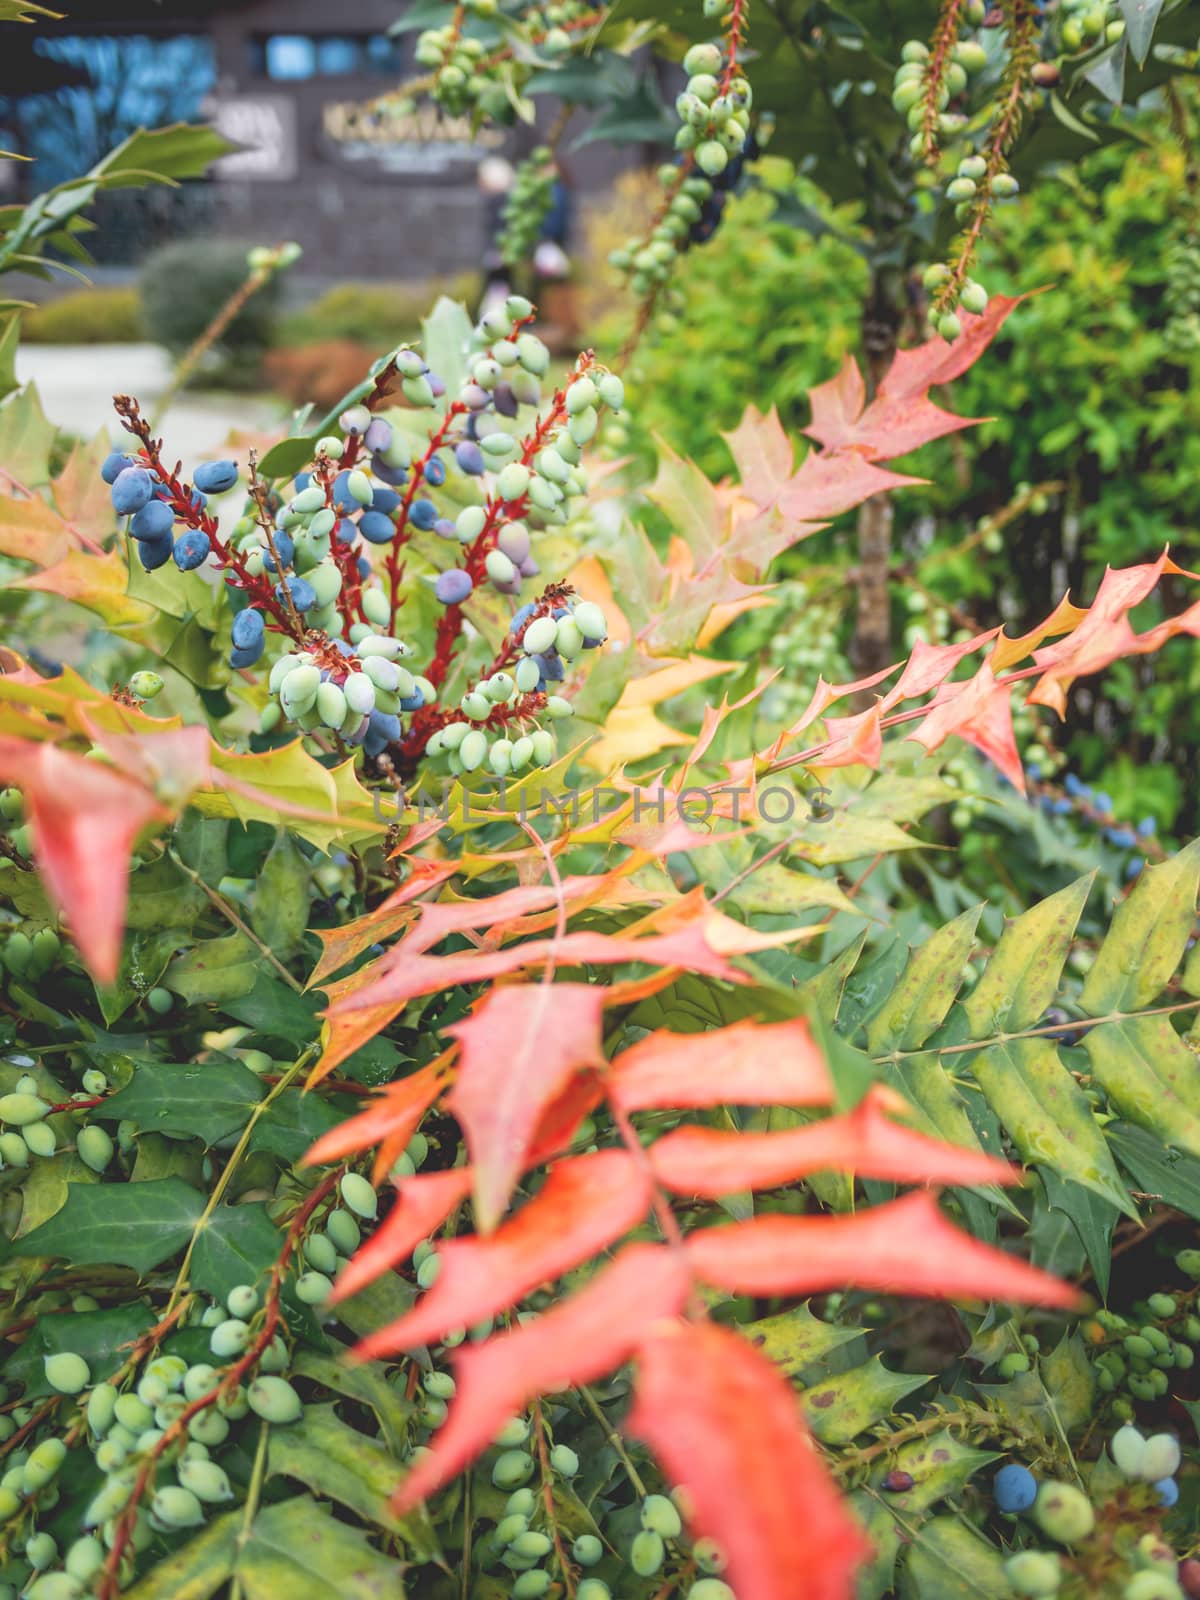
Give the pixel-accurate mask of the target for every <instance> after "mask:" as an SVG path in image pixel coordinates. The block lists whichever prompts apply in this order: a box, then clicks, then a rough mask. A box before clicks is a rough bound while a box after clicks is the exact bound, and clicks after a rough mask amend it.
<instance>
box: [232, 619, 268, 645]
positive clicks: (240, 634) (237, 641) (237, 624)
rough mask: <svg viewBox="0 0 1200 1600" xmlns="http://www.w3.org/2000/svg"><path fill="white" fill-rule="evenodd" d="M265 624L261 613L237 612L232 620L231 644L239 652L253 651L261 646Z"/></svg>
mask: <svg viewBox="0 0 1200 1600" xmlns="http://www.w3.org/2000/svg"><path fill="white" fill-rule="evenodd" d="M265 632H266V623H265V622H264V620H263V614H262V612H261V611H254V610H246V611H239V612H238V614H237V616H236V617H234V619H233V642H234V645H235V647H236V648H237V649H239V650H253V649H254V647H255V646H256V645H261V644H262V641H263V634H264V633H265Z"/></svg>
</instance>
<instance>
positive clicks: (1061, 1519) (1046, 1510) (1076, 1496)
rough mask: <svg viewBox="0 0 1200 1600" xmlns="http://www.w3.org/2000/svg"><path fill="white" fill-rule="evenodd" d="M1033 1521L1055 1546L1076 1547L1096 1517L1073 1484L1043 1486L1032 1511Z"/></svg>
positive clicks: (1085, 1499) (1052, 1483)
mask: <svg viewBox="0 0 1200 1600" xmlns="http://www.w3.org/2000/svg"><path fill="white" fill-rule="evenodd" d="M1033 1517H1034V1521H1035V1522H1036V1523H1037V1525H1038V1527H1039V1528H1041V1530H1042V1532H1043V1533H1045V1534H1047V1535H1048V1536H1049V1537H1050V1538H1051V1539H1056V1540H1057V1541H1058V1542H1059V1544H1067V1545H1072V1544H1079V1543H1080V1541H1081V1540H1083V1539H1086V1538H1087V1536H1088V1535H1089V1534H1090V1533H1091V1531H1092V1529H1093V1528H1094V1527H1095V1526H1096V1513H1095V1511H1094V1510H1093V1509H1092V1503H1091V1501H1090V1500H1089V1499H1088V1497H1087V1495H1085V1494H1084V1492H1083V1490H1082V1489H1077V1488H1076V1487H1075V1485H1074V1484H1073V1483H1054V1482H1052V1481H1051V1482H1048V1483H1043V1484H1042V1486H1041V1488H1040V1489H1039V1490H1038V1497H1037V1500H1036V1501H1035V1502H1034V1507H1033Z"/></svg>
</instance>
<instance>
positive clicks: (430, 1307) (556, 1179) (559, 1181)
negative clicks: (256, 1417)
mask: <svg viewBox="0 0 1200 1600" xmlns="http://www.w3.org/2000/svg"><path fill="white" fill-rule="evenodd" d="M651 1190H652V1185H651V1182H650V1176H649V1174H648V1173H647V1172H646V1171H645V1169H644V1167H642V1166H641V1165H640V1164H639V1163H638V1162H636V1161H635V1160H634V1159H633V1157H632V1156H630V1155H627V1154H626V1153H625V1152H624V1151H623V1150H600V1151H597V1152H596V1153H595V1154H594V1155H587V1156H575V1157H573V1158H571V1159H569V1160H566V1161H560V1162H558V1164H557V1165H556V1166H553V1167H551V1168H550V1173H549V1176H548V1177H547V1179H546V1182H545V1184H544V1185H543V1186H542V1188H541V1190H540V1191H539V1192H538V1194H537V1195H536V1196H535V1198H534V1199H532V1200H530V1201H529V1203H528V1204H527V1205H525V1206H523V1207H522V1209H521V1210H520V1211H518V1212H517V1214H516V1216H515V1217H512V1218H511V1219H510V1220H509V1221H508V1222H506V1223H505V1224H504V1225H503V1227H500V1228H497V1230H496V1232H495V1233H489V1234H488V1235H487V1236H486V1237H479V1238H466V1239H450V1240H447V1241H446V1242H445V1243H444V1244H442V1245H440V1246H439V1247H438V1258H439V1260H440V1262H441V1266H440V1268H439V1270H438V1275H437V1277H436V1279H435V1280H434V1284H433V1287H432V1289H430V1290H429V1292H428V1294H426V1295H425V1297H424V1299H422V1300H419V1301H418V1302H417V1304H416V1306H415V1307H414V1308H413V1310H412V1311H410V1312H409V1313H408V1315H407V1316H404V1317H401V1318H400V1319H399V1321H398V1322H393V1323H392V1324H391V1325H390V1327H386V1328H381V1329H380V1330H379V1331H378V1332H377V1333H373V1334H371V1335H369V1337H367V1338H366V1339H364V1340H363V1341H362V1343H361V1344H359V1345H357V1346H356V1347H355V1354H356V1355H357V1356H358V1357H360V1358H361V1359H362V1360H368V1359H370V1358H371V1357H374V1356H384V1355H394V1354H396V1352H398V1351H400V1350H411V1349H413V1348H414V1346H416V1345H420V1344H429V1343H431V1342H432V1341H433V1340H434V1339H440V1338H441V1337H442V1336H443V1335H444V1334H447V1333H449V1332H450V1330H451V1329H452V1328H466V1327H470V1326H471V1324H472V1323H475V1322H482V1321H483V1319H484V1318H485V1317H490V1316H494V1315H495V1314H496V1312H498V1311H504V1310H506V1309H507V1308H508V1307H509V1306H512V1305H515V1304H516V1302H517V1301H518V1300H520V1299H522V1297H523V1296H525V1295H527V1294H528V1293H529V1292H530V1291H531V1290H533V1289H536V1288H537V1286H538V1284H540V1283H545V1282H546V1281H547V1280H548V1279H550V1278H558V1277H561V1276H562V1274H563V1273H564V1272H569V1271H570V1270H571V1268H572V1267H576V1266H578V1265H579V1263H580V1262H581V1261H587V1260H588V1259H589V1258H590V1257H591V1256H594V1255H595V1254H596V1252H597V1251H598V1250H603V1249H604V1247H605V1246H606V1245H608V1244H611V1243H612V1241H613V1240H614V1239H619V1238H620V1237H621V1235H622V1234H623V1233H628V1231H629V1229H630V1228H632V1227H635V1226H636V1225H637V1224H638V1223H639V1222H640V1221H641V1220H642V1218H643V1217H644V1216H645V1215H646V1212H647V1211H648V1209H649V1207H650V1197H651Z"/></svg>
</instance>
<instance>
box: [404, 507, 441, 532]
mask: <svg viewBox="0 0 1200 1600" xmlns="http://www.w3.org/2000/svg"><path fill="white" fill-rule="evenodd" d="M408 516H409V521H410V522H411V523H412V525H413V527H414V528H420V529H421V531H422V532H423V533H428V532H429V531H430V530H431V529H432V527H433V525H434V523H435V522H436V521H437V507H436V506H435V505H434V503H433V501H432V500H424V499H421V500H414V501H413V503H412V506H411V508H410V509H409V513H408Z"/></svg>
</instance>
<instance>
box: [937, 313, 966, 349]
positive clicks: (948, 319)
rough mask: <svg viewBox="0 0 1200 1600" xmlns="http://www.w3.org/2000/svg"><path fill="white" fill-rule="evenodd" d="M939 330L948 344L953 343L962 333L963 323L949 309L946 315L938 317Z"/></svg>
mask: <svg viewBox="0 0 1200 1600" xmlns="http://www.w3.org/2000/svg"><path fill="white" fill-rule="evenodd" d="M937 331H938V333H939V334H940V335H941V337H942V338H943V339H945V341H946V343H947V344H953V342H954V340H955V339H957V338H958V337H959V335H960V334H961V333H962V323H961V322H960V321H959V320H958V318H957V317H956V316H955V315H954V313H953V312H952V311H949V312H947V313H946V314H945V316H941V317H939V318H938V324H937Z"/></svg>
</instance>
